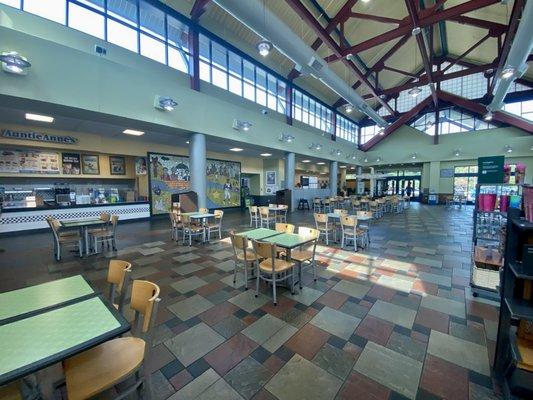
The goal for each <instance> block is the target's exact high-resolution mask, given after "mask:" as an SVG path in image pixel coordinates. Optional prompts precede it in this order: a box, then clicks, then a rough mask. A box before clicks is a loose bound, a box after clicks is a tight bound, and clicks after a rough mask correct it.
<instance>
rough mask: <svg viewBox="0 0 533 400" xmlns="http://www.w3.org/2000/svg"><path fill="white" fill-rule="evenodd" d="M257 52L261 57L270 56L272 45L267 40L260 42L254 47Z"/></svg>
mask: <svg viewBox="0 0 533 400" xmlns="http://www.w3.org/2000/svg"><path fill="white" fill-rule="evenodd" d="M256 47H257V51H258V52H259V54H260V55H261V56H263V57H266V56H268V55H269V54H270V50H272V43H270V42H269V41H268V40H261V41H260V42H259V43H257V45H256Z"/></svg>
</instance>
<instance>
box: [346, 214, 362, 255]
mask: <svg viewBox="0 0 533 400" xmlns="http://www.w3.org/2000/svg"><path fill="white" fill-rule="evenodd" d="M341 229H342V235H341V248H342V249H344V247H345V246H346V243H347V242H348V241H352V242H353V247H354V251H357V241H358V240H359V242H360V243H361V246H363V241H364V238H365V236H366V232H365V231H364V230H363V229H361V228H357V218H356V217H354V216H352V215H343V216H342V217H341Z"/></svg>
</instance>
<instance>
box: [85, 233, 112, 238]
mask: <svg viewBox="0 0 533 400" xmlns="http://www.w3.org/2000/svg"><path fill="white" fill-rule="evenodd" d="M89 235H91V236H92V237H99V238H106V237H112V236H113V232H111V231H97V232H90V233H89Z"/></svg>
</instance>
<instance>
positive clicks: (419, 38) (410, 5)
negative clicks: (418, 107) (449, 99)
mask: <svg viewBox="0 0 533 400" xmlns="http://www.w3.org/2000/svg"><path fill="white" fill-rule="evenodd" d="M405 5H406V7H407V10H408V12H409V15H410V16H411V21H412V22H413V28H418V27H420V20H419V18H418V12H417V10H416V5H415V3H414V0H405ZM416 42H417V43H418V49H419V50H420V55H421V56H422V63H423V64H424V70H425V71H426V76H427V80H428V84H429V88H430V89H431V97H432V98H433V103H434V104H435V106H436V107H438V103H439V100H438V99H437V91H436V90H435V85H434V84H433V74H432V72H433V71H432V66H431V63H430V62H429V56H428V53H427V49H426V42H425V40H424V31H420V33H419V34H418V35H416Z"/></svg>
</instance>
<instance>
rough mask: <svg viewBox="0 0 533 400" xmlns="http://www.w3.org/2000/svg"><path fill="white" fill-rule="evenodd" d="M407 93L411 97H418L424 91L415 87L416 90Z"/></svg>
mask: <svg viewBox="0 0 533 400" xmlns="http://www.w3.org/2000/svg"><path fill="white" fill-rule="evenodd" d="M407 93H408V94H410V95H411V97H417V96H418V95H419V94H420V93H422V89H420V88H419V87H418V86H415V87H414V88H412V89H409V90H408V91H407Z"/></svg>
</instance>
